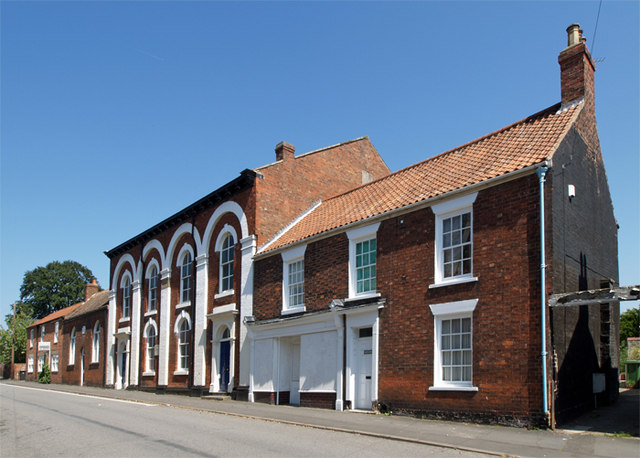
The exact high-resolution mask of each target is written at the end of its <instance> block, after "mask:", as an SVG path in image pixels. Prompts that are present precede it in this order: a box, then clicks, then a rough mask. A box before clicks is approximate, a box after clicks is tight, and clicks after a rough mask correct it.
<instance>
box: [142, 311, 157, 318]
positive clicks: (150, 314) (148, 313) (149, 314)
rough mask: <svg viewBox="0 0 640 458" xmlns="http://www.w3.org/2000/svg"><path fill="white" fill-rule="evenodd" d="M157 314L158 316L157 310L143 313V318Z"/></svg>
mask: <svg viewBox="0 0 640 458" xmlns="http://www.w3.org/2000/svg"><path fill="white" fill-rule="evenodd" d="M157 314H158V311H157V310H151V311H150V312H147V313H145V314H144V316H145V317H147V316H154V315H157Z"/></svg>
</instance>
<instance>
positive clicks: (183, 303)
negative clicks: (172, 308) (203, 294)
mask: <svg viewBox="0 0 640 458" xmlns="http://www.w3.org/2000/svg"><path fill="white" fill-rule="evenodd" d="M187 307H191V301H187V302H181V303H180V304H177V305H176V310H180V309H186V308H187Z"/></svg>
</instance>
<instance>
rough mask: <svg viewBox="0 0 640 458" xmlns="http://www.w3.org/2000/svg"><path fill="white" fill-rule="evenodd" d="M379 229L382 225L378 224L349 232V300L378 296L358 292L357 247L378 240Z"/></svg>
mask: <svg viewBox="0 0 640 458" xmlns="http://www.w3.org/2000/svg"><path fill="white" fill-rule="evenodd" d="M379 227H380V223H379V222H378V223H373V224H368V225H366V226H360V227H357V228H355V229H351V230H348V231H347V237H348V239H349V298H353V299H364V298H367V297H376V296H377V293H376V292H375V291H366V292H364V293H360V294H358V293H357V292H356V291H357V289H356V281H357V273H356V245H357V244H358V243H359V242H363V241H366V240H370V239H373V238H376V234H377V232H378V228H379Z"/></svg>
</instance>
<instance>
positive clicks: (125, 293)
mask: <svg viewBox="0 0 640 458" xmlns="http://www.w3.org/2000/svg"><path fill="white" fill-rule="evenodd" d="M130 311H131V280H129V277H126V278H125V279H124V285H123V287H122V318H129V313H130Z"/></svg>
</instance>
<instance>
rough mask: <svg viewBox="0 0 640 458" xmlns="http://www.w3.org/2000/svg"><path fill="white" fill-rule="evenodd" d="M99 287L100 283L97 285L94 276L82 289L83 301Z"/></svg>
mask: <svg viewBox="0 0 640 458" xmlns="http://www.w3.org/2000/svg"><path fill="white" fill-rule="evenodd" d="M99 289H100V285H98V282H97V281H96V279H95V278H94V279H93V280H91V283H87V285H86V286H85V289H84V301H85V302H87V301H88V300H89V298H90V297H91V296H93V295H94V294H95V293H97V292H98V290H99Z"/></svg>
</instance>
